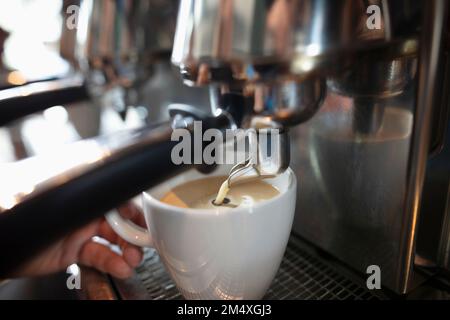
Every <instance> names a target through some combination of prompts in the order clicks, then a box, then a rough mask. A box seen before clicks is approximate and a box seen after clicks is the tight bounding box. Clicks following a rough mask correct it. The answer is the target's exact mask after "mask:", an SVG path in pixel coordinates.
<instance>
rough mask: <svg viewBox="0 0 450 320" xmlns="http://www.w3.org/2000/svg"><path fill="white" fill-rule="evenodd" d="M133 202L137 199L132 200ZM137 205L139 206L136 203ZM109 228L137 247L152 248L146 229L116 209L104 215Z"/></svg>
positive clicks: (150, 237) (151, 241) (151, 239)
mask: <svg viewBox="0 0 450 320" xmlns="http://www.w3.org/2000/svg"><path fill="white" fill-rule="evenodd" d="M133 202H134V203H135V204H136V202H137V201H133ZM138 207H141V206H140V205H138ZM105 218H106V221H108V223H109V225H110V226H111V228H112V229H113V230H114V231H115V232H116V233H117V234H118V235H119V236H120V237H122V238H123V239H125V240H126V241H128V242H129V243H131V244H134V245H136V246H139V247H150V248H153V247H154V245H153V238H152V235H151V234H150V231H149V230H148V229H145V228H142V227H140V226H138V225H136V224H135V223H133V222H131V221H130V220H128V219H124V218H122V216H121V215H120V214H119V213H118V212H117V211H116V210H114V211H111V212H110V213H108V214H106V216H105Z"/></svg>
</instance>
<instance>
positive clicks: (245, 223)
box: [107, 166, 297, 299]
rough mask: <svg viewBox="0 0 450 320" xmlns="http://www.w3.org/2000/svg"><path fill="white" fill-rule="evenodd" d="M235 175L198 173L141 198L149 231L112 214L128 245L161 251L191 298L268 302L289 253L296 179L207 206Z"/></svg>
mask: <svg viewBox="0 0 450 320" xmlns="http://www.w3.org/2000/svg"><path fill="white" fill-rule="evenodd" d="M229 170H230V167H229V166H222V167H220V168H219V169H217V170H216V171H215V172H214V174H213V175H203V174H201V173H199V172H197V171H194V170H192V171H189V172H187V173H185V174H182V175H179V176H177V177H175V178H173V179H171V180H169V181H166V182H165V183H164V184H162V185H160V186H158V187H155V188H153V189H151V190H149V191H147V192H145V193H143V197H142V206H143V212H144V215H145V219H146V222H147V227H148V230H144V229H142V228H140V227H137V226H135V225H133V224H132V223H131V222H130V221H128V220H124V219H123V218H122V217H121V216H120V215H119V214H117V213H111V214H109V215H107V220H108V222H109V223H110V224H111V226H112V227H113V229H114V230H115V231H116V232H117V233H118V234H119V235H120V236H121V237H123V238H124V239H125V240H127V241H129V242H131V243H133V244H136V245H139V246H145V247H154V248H155V249H156V250H157V251H158V253H159V255H160V257H161V260H162V261H163V263H164V265H165V267H166V270H167V271H168V272H169V274H170V276H171V277H172V279H173V280H174V282H175V283H176V285H177V287H178V288H179V290H180V292H181V293H182V294H183V296H184V297H185V298H187V299H260V298H262V297H263V296H264V294H265V292H266V291H267V289H268V288H269V286H270V284H271V282H272V280H273V278H274V277H275V274H276V272H277V270H278V268H279V265H280V263H281V260H282V257H283V255H284V251H285V249H286V245H287V242H288V239H289V235H290V231H291V227H292V221H293V217H294V211H295V201H296V187H297V181H296V178H295V175H294V173H293V172H292V171H291V170H290V169H287V170H286V171H285V172H284V173H281V174H280V175H278V176H276V177H274V178H270V179H265V180H264V182H262V181H257V182H250V184H251V185H248V186H245V185H244V184H243V185H241V188H240V189H238V188H235V189H234V190H231V191H230V194H229V198H230V202H229V203H228V204H226V205H224V206H219V207H217V206H214V205H213V204H212V203H211V204H210V202H209V200H210V199H211V202H212V200H214V197H215V195H216V194H217V190H218V187H219V186H220V183H221V182H223V176H226V175H227V174H228V172H229ZM205 178H206V179H205ZM214 183H216V184H217V188H215V187H211V186H212V184H214ZM259 184H261V185H259ZM262 184H267V186H264V185H262ZM189 188H190V189H189ZM232 189H233V188H232ZM186 190H188V191H189V192H186ZM261 192H262V193H263V194H265V193H267V194H270V196H267V197H263V196H261V194H262V193H261ZM201 193H203V195H202V196H203V198H202V199H200V200H201V201H197V200H199V198H196V197H197V196H199V195H200V194H201ZM174 195H175V198H176V199H175V200H174V199H173V196H174ZM170 196H172V198H170ZM168 197H169V198H168ZM209 198H210V199H209ZM186 199H187V200H186ZM177 201H178V202H177ZM196 201H197V202H196ZM209 204H210V205H209Z"/></svg>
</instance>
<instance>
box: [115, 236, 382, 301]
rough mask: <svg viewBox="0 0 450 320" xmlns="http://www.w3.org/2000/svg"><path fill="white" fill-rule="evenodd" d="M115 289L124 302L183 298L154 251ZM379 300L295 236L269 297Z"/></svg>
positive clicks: (118, 283)
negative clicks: (133, 277)
mask: <svg viewBox="0 0 450 320" xmlns="http://www.w3.org/2000/svg"><path fill="white" fill-rule="evenodd" d="M115 286H116V289H117V291H118V293H119V295H120V296H121V297H122V298H123V299H154V300H178V299H183V296H182V295H181V294H180V292H179V291H178V289H177V287H176V286H175V284H174V283H173V281H172V280H171V279H170V277H169V275H168V274H167V272H166V270H165V269H164V266H163V264H162V263H161V261H160V260H159V256H158V254H157V253H156V252H155V251H154V250H149V251H147V252H146V258H145V261H144V263H143V264H142V265H141V266H139V267H138V268H137V276H136V279H134V280H133V281H132V282H121V281H117V280H115ZM138 287H140V288H138ZM379 298H380V297H378V296H376V295H374V294H373V293H372V292H370V291H368V290H367V289H365V288H364V287H362V286H361V285H359V284H358V283H357V282H355V281H353V280H351V278H350V277H348V276H346V275H343V274H342V273H341V272H339V271H338V270H336V269H335V268H334V267H332V266H331V265H329V264H328V263H327V262H326V261H324V260H322V259H321V258H319V257H317V256H315V255H313V254H311V253H309V252H308V250H305V249H304V248H302V246H301V245H300V240H298V239H297V238H296V237H295V236H293V237H291V239H290V241H289V244H288V247H287V249H286V253H285V256H284V258H283V261H282V263H281V266H280V269H279V270H278V273H277V276H276V277H275V279H274V281H273V283H272V285H271V287H270V289H269V290H268V292H267V294H266V296H265V299H271V300H272V299H273V300H279V299H315V300H320V299H326V300H330V299H333V300H334V299H339V300H343V299H350V300H359V299H362V300H370V299H379Z"/></svg>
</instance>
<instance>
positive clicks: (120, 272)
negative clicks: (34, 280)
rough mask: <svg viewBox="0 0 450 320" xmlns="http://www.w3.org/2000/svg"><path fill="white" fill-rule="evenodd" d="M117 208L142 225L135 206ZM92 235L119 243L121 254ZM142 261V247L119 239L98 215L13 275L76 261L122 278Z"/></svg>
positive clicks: (47, 271) (37, 272) (55, 268)
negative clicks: (96, 218)
mask: <svg viewBox="0 0 450 320" xmlns="http://www.w3.org/2000/svg"><path fill="white" fill-rule="evenodd" d="M119 211H120V213H121V214H122V216H123V217H125V218H128V219H131V220H133V221H134V222H135V223H137V224H139V225H141V226H144V225H145V223H144V219H143V215H142V214H140V213H139V211H138V209H137V208H136V207H135V206H133V205H131V204H127V205H125V206H123V207H121V208H120V209H119ZM95 236H97V237H100V238H103V239H105V240H107V241H108V242H110V243H111V244H117V245H119V246H120V248H121V250H122V255H119V254H117V253H116V252H114V251H112V250H111V248H110V246H108V245H104V244H101V243H99V242H98V241H94V240H93V239H92V238H93V237H95ZM141 260H142V250H141V248H139V247H136V246H133V245H131V244H129V243H127V242H126V241H125V240H123V239H122V238H120V237H119V236H118V235H117V234H116V233H115V232H114V231H113V230H112V229H111V227H110V226H109V224H108V223H107V222H106V221H105V219H104V218H101V219H98V220H96V221H94V222H93V223H91V224H89V225H87V226H85V227H83V228H81V229H79V230H77V231H75V232H73V233H72V234H69V235H67V236H66V237H65V238H63V239H61V240H60V241H58V242H57V243H55V244H53V245H52V246H51V247H50V248H48V249H47V250H45V252H43V253H42V254H40V255H39V256H37V257H36V258H35V259H33V260H32V261H31V262H29V263H28V264H27V265H26V266H25V267H23V268H21V269H20V270H18V271H17V272H16V273H15V274H14V276H17V277H26V276H39V275H45V274H50V273H53V272H57V271H62V270H65V269H66V268H67V267H68V266H69V265H71V264H73V263H78V264H80V265H85V266H89V267H94V268H96V269H98V270H100V271H102V272H106V273H110V274H111V275H113V276H114V277H117V278H122V279H123V278H127V277H130V276H131V275H132V273H133V268H135V267H137V266H138V265H139V263H140V262H141Z"/></svg>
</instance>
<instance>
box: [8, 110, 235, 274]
mask: <svg viewBox="0 0 450 320" xmlns="http://www.w3.org/2000/svg"><path fill="white" fill-rule="evenodd" d="M175 109H176V108H172V109H171V113H172V114H175V113H176V110H175ZM182 109H183V108H182ZM191 111H192V110H191ZM180 112H185V116H187V115H188V113H186V112H187V110H186V109H183V110H180ZM193 117H195V118H196V119H197V120H201V121H202V125H203V130H207V129H209V128H223V129H226V128H227V127H228V126H229V118H228V117H226V116H224V115H219V116H216V117H212V116H208V115H205V114H201V115H200V114H199V113H197V112H195V113H194V114H193ZM173 125H174V123H169V122H167V123H163V124H159V125H154V126H149V127H146V128H143V129H138V130H132V131H129V132H126V135H125V136H126V137H127V138H126V139H124V138H123V136H124V133H118V134H116V135H111V136H106V137H101V138H97V139H96V140H95V141H97V142H99V143H100V144H106V143H107V142H108V141H109V142H111V141H112V142H113V143H115V144H117V140H121V141H122V140H125V142H123V141H122V144H124V146H120V148H116V149H113V150H112V151H111V152H110V153H109V154H107V155H105V156H104V158H102V159H100V160H99V161H97V162H96V163H95V164H94V165H89V166H90V167H89V170H84V171H83V173H81V174H76V175H73V174H72V173H69V172H68V173H67V174H66V175H64V173H63V174H59V176H58V177H57V178H56V179H53V180H55V181H53V180H50V182H52V183H46V184H45V185H46V187H45V188H41V189H40V188H38V189H36V191H35V192H33V193H31V194H30V195H29V196H28V197H26V198H25V199H24V200H22V201H21V202H20V203H18V204H16V205H15V206H14V207H12V208H11V209H8V210H5V211H3V212H2V213H0V255H1V259H0V278H2V277H3V278H4V277H8V276H11V275H14V273H15V272H17V270H19V268H20V267H21V266H22V265H23V264H25V263H26V262H27V261H29V260H30V259H32V258H33V257H35V256H36V255H37V254H38V253H39V252H41V251H42V250H44V249H45V248H47V247H49V246H50V245H51V244H52V243H54V242H55V241H57V240H58V239H61V238H62V237H63V236H64V235H67V234H68V233H70V232H72V231H75V230H77V229H79V228H80V227H82V226H84V225H86V224H88V223H89V222H91V221H93V220H95V219H96V218H99V217H101V216H102V215H104V214H105V213H106V212H108V211H109V210H111V209H113V208H116V207H117V206H119V205H121V204H123V203H124V202H125V201H127V200H129V199H131V198H132V197H134V196H136V195H138V194H139V193H141V192H142V191H144V190H147V189H148V188H150V187H153V186H155V185H157V184H159V183H161V182H163V181H165V180H166V179H168V178H170V177H172V176H174V175H176V174H178V173H180V172H182V171H185V170H187V169H190V168H192V167H193V165H190V164H181V165H175V164H174V163H173V161H172V159H171V151H172V148H173V147H174V146H175V145H176V144H177V143H178V142H177V141H171V135H172V132H173ZM186 128H187V129H190V130H191V129H192V128H191V127H190V126H189V124H188V125H187V126H186ZM191 140H193V139H191ZM25 161H26V160H25ZM200 167H202V169H203V170H202V171H204V172H207V171H210V167H208V166H200ZM36 170H39V168H36ZM75 171H76V170H75ZM58 178H60V179H58ZM61 178H62V179H61ZM61 180H63V181H65V182H61Z"/></svg>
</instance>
